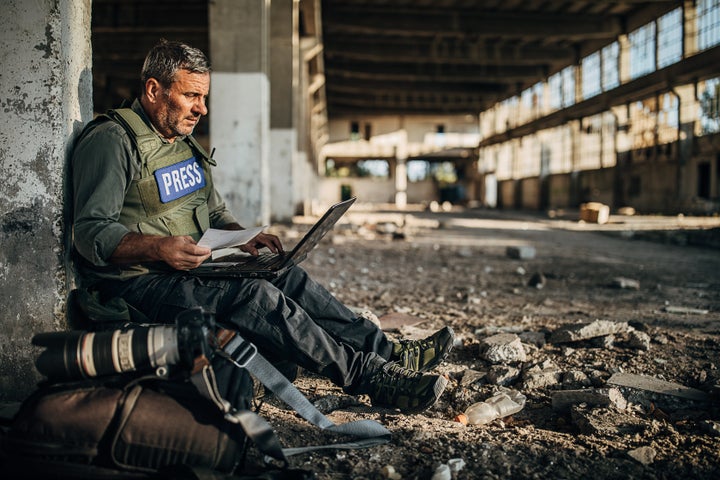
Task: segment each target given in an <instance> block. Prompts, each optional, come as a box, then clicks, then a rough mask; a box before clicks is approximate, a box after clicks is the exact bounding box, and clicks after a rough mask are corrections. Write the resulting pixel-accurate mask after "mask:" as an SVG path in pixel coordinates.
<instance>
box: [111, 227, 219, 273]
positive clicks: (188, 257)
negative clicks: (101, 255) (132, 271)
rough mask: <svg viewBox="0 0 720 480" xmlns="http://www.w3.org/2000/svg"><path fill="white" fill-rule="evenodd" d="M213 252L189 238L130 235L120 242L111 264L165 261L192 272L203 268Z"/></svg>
mask: <svg viewBox="0 0 720 480" xmlns="http://www.w3.org/2000/svg"><path fill="white" fill-rule="evenodd" d="M211 253H212V251H211V250H210V249H209V248H206V247H199V246H198V245H197V244H196V243H195V240H193V239H192V237H189V236H180V237H162V236H159V235H143V234H140V233H128V234H127V235H125V236H124V237H123V238H122V240H120V244H119V245H118V246H117V248H116V249H115V251H114V252H113V254H112V256H111V257H110V261H111V262H112V263H117V264H133V263H140V262H157V261H162V262H165V263H167V264H168V265H170V266H171V267H172V268H174V269H176V270H190V269H192V268H196V267H198V266H200V264H201V263H202V262H204V261H205V260H206V259H207V258H209V257H210V254H211Z"/></svg>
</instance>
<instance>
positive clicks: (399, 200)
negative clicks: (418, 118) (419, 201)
mask: <svg viewBox="0 0 720 480" xmlns="http://www.w3.org/2000/svg"><path fill="white" fill-rule="evenodd" d="M407 157H408V137H407V131H406V130H405V129H402V130H400V131H399V132H398V143H397V145H395V160H396V161H397V164H396V165H395V206H396V207H397V208H405V207H406V206H407V184H408V178H407Z"/></svg>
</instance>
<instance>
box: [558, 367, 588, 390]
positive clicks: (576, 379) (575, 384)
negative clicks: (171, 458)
mask: <svg viewBox="0 0 720 480" xmlns="http://www.w3.org/2000/svg"><path fill="white" fill-rule="evenodd" d="M562 385H563V388H565V389H567V390H571V389H574V388H584V387H589V386H591V385H592V381H591V380H590V379H589V378H588V376H587V375H585V373H584V372H581V371H580V370H570V371H569V372H565V373H564V374H563V377H562Z"/></svg>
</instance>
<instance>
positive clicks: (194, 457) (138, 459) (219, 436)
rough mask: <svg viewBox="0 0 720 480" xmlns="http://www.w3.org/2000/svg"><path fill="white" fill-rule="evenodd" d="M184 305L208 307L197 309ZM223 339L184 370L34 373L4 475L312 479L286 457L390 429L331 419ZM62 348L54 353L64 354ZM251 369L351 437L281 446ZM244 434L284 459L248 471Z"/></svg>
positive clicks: (383, 435)
mask: <svg viewBox="0 0 720 480" xmlns="http://www.w3.org/2000/svg"><path fill="white" fill-rule="evenodd" d="M187 313H188V314H189V316H194V317H203V316H204V315H205V314H204V313H203V312H202V309H199V310H198V311H188V312H187ZM178 328H180V327H178ZM75 333H77V332H69V337H68V338H70V339H71V340H72V342H76V341H78V340H77V339H78V338H79V337H78V336H77V335H75ZM224 333H225V334H227V333H228V331H224ZM42 335H45V334H40V335H38V336H36V338H37V337H41V336H42ZM51 335H52V334H51ZM46 340H47V337H46ZM34 341H35V339H34ZM56 342H57V339H56V338H55V337H53V340H52V341H51V342H50V343H51V344H52V346H53V347H55V348H60V349H61V350H62V351H65V353H68V352H70V353H73V352H75V349H74V348H75V347H74V346H75V345H76V344H75V343H72V345H73V348H71V349H68V348H67V344H65V343H56ZM36 344H37V343H36ZM222 344H223V345H224V347H223V349H222V350H219V349H217V350H216V351H215V353H214V355H212V356H211V357H212V358H209V359H208V360H209V361H208V362H207V363H206V364H204V365H202V368H193V373H192V375H189V376H188V375H187V374H183V372H180V374H174V375H168V376H165V377H160V376H158V375H156V374H155V375H139V374H138V373H137V372H130V373H124V374H119V375H109V376H101V377H94V378H87V379H82V380H74V381H69V380H68V379H62V380H58V379H57V378H55V379H54V380H55V381H46V382H43V383H41V384H40V385H39V386H38V388H37V389H36V391H35V392H34V393H33V394H31V395H30V396H29V397H28V398H27V399H26V400H25V401H24V402H23V403H22V404H21V405H20V408H19V410H18V412H17V414H15V415H14V416H13V417H12V418H11V419H9V420H8V421H7V422H6V424H5V425H4V426H3V428H2V438H1V439H0V440H1V442H0V462H2V463H3V464H4V465H2V466H1V467H0V471H2V472H3V478H63V479H65V478H83V479H96V478H97V479H124V478H128V479H132V478H161V479H162V478H173V479H175V478H181V479H182V478H189V479H190V478H192V479H228V480H230V479H244V478H265V479H311V478H314V475H313V474H312V472H308V471H306V470H294V469H290V468H288V465H289V463H288V460H287V457H288V456H290V455H295V454H300V453H305V452H308V451H314V450H318V449H326V448H338V449H344V448H365V447H369V446H373V445H379V444H382V443H386V442H388V441H389V437H390V432H388V431H387V430H386V429H385V428H384V427H382V426H381V425H380V424H378V423H376V422H373V421H370V420H361V421H357V422H349V423H346V424H341V425H336V424H334V423H332V422H331V421H330V420H328V419H327V418H326V417H325V416H324V415H322V414H321V413H320V412H319V411H317V409H316V408H315V407H314V406H313V405H312V404H311V403H310V402H309V401H308V400H307V398H305V397H304V396H303V395H302V394H301V393H300V392H299V391H298V390H297V389H296V388H295V387H294V386H293V385H292V383H291V382H290V381H289V380H288V379H287V378H286V377H285V376H284V375H283V374H282V373H280V372H279V371H278V370H277V369H276V368H275V367H274V366H273V365H272V364H271V363H270V362H268V361H267V360H266V359H264V358H263V357H262V356H261V355H260V354H259V353H258V352H257V349H256V348H255V346H254V345H252V344H251V343H250V342H247V341H245V340H244V339H242V338H241V337H240V336H239V335H236V334H230V336H229V337H228V338H226V339H224V340H223V342H222ZM40 345H44V346H47V344H42V343H40ZM77 345H78V346H79V345H80V343H77ZM49 350H50V348H49ZM43 353H47V352H43ZM73 354H74V353H73ZM93 355H98V352H95V351H94V350H93ZM42 357H43V354H41V355H40V356H39V357H38V362H37V365H38V367H39V366H40V359H42ZM69 357H70V358H69ZM69 357H68V356H66V357H58V359H59V360H61V361H64V362H65V363H67V362H68V361H69V360H71V359H72V358H71V357H72V355H70V356H69ZM49 358H55V357H49ZM46 363H47V362H46ZM196 363H197V362H196ZM46 366H47V365H46ZM59 370H61V371H70V370H72V369H68V368H67V365H65V367H64V368H60V369H59ZM41 371H42V370H41ZM251 375H252V377H254V378H256V379H258V380H259V381H260V382H261V383H263V384H264V385H265V387H266V388H268V389H269V390H271V391H272V392H273V393H274V394H276V395H277V396H278V397H279V398H280V399H281V400H283V401H284V402H285V403H286V404H288V405H289V406H290V407H292V408H294V409H295V410H296V411H297V412H298V414H299V415H300V416H302V417H303V418H305V419H306V420H308V421H309V422H311V423H312V424H313V425H316V426H318V427H319V428H321V429H322V430H324V431H327V432H331V433H336V434H340V435H350V436H352V437H355V438H357V439H358V440H357V441H353V442H349V443H337V444H328V445H321V446H310V447H298V448H283V447H282V446H281V443H280V441H279V439H278V438H277V436H276V435H275V432H274V431H273V430H272V428H271V427H270V425H269V424H268V423H267V422H266V421H265V420H264V419H262V418H261V417H260V416H258V415H257V414H256V413H254V412H253V411H252V407H253V392H254V388H253V378H252V377H251ZM86 376H87V375H86ZM218 385H222V386H223V389H220V388H218ZM251 444H252V445H254V446H255V447H257V449H258V450H259V451H260V453H261V454H263V455H265V458H266V460H267V459H274V460H276V461H278V462H280V464H281V466H280V467H274V466H265V467H262V466H261V467H258V468H260V470H261V471H260V472H252V473H253V475H250V473H251V472H248V471H247V469H246V468H245V467H246V465H245V462H244V460H245V458H246V455H247V453H248V449H249V446H250V445H251ZM5 472H7V474H8V475H9V476H6V475H5ZM238 475H240V476H238ZM258 475H259V476H258Z"/></svg>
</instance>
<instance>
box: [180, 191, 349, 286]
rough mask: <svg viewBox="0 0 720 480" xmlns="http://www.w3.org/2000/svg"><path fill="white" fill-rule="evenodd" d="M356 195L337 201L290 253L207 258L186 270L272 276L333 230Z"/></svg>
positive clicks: (207, 274) (218, 274)
mask: <svg viewBox="0 0 720 480" xmlns="http://www.w3.org/2000/svg"><path fill="white" fill-rule="evenodd" d="M355 200H356V198H355V197H353V198H350V199H348V200H345V201H342V202H340V203H336V204H335V205H333V206H332V207H330V208H329V209H328V210H327V212H325V214H324V215H323V216H322V217H321V218H320V220H318V221H317V222H316V223H315V225H313V226H312V228H311V229H310V230H309V231H308V232H307V233H306V234H305V235H304V236H303V238H302V239H300V241H299V242H298V243H297V245H295V248H293V249H292V251H291V252H284V253H272V252H265V253H261V254H260V255H258V256H252V255H231V256H228V257H221V258H220V259H218V260H213V261H207V262H205V263H203V264H202V265H200V266H199V267H197V268H195V269H193V270H190V272H189V273H191V274H193V275H197V276H201V277H222V278H228V277H239V278H275V277H277V276H278V275H280V274H282V273H283V272H284V271H285V270H287V269H288V268H290V267H292V266H294V265H297V264H299V263H300V262H302V261H303V260H305V258H306V257H307V255H308V253H310V251H311V250H312V249H313V248H315V247H316V246H317V244H318V243H320V240H322V238H323V237H324V236H325V234H326V233H327V232H329V231H330V230H332V228H333V227H334V226H335V224H336V223H337V221H338V220H340V217H342V216H343V215H344V214H345V212H346V211H347V210H348V209H349V208H350V206H351V205H352V204H353V203H355Z"/></svg>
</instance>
